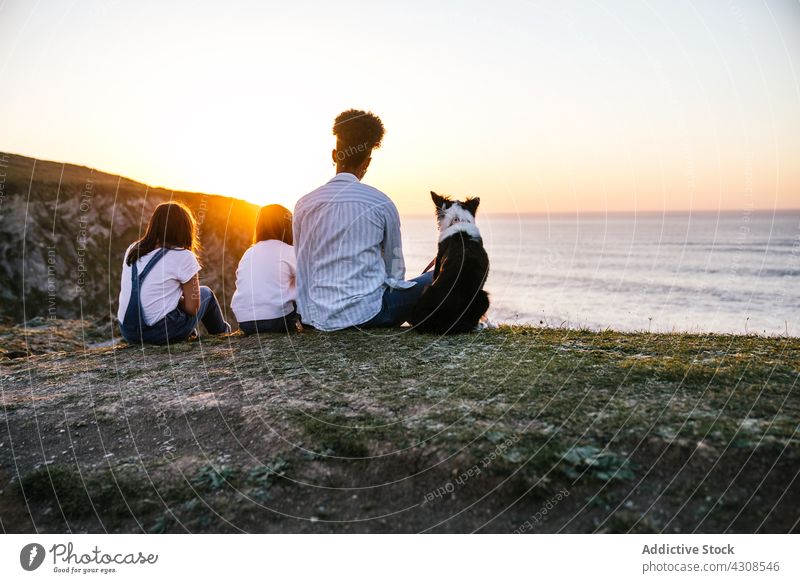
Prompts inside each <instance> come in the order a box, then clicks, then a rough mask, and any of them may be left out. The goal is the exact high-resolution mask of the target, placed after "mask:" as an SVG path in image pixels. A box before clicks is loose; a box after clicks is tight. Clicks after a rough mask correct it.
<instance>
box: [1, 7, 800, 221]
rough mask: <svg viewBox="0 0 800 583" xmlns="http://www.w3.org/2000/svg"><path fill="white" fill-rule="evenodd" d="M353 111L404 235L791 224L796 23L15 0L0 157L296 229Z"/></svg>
mask: <svg viewBox="0 0 800 583" xmlns="http://www.w3.org/2000/svg"><path fill="white" fill-rule="evenodd" d="M351 107H355V108H359V109H367V110H371V111H373V112H375V113H376V114H378V115H379V116H380V117H381V118H382V119H383V121H384V124H385V126H386V128H387V133H386V137H385V139H384V146H383V147H382V148H381V149H380V150H377V151H376V152H375V153H374V155H373V161H372V165H371V167H370V170H369V172H368V174H367V176H366V177H365V180H364V181H365V182H367V183H369V184H372V185H373V186H376V187H378V188H380V189H381V190H383V191H384V192H386V193H387V194H389V196H391V197H392V198H393V199H394V200H395V202H396V203H397V205H398V207H399V209H400V211H401V212H402V213H407V214H411V213H414V214H416V213H425V212H428V210H429V207H430V205H431V203H430V198H429V195H428V192H429V191H430V190H436V191H437V192H442V193H448V194H452V195H454V196H457V197H463V196H466V195H473V196H480V197H481V201H482V202H481V208H482V212H498V213H500V212H503V213H523V212H546V213H550V212H567V213H572V212H603V211H606V212H618V211H637V212H639V211H642V212H644V211H664V210H667V211H674V210H717V209H719V210H741V209H782V208H798V207H800V3H798V2H797V0H776V1H767V2H764V1H759V0H747V1H745V0H725V1H719V0H704V1H702V2H700V1H697V0H695V1H694V2H691V1H683V0H671V1H670V2H656V1H654V0H645V1H642V2H630V1H624V2H615V1H610V2H599V1H596V2H591V1H586V2H571V1H562V0H559V1H555V0H554V1H552V2H533V1H528V2H514V1H505V2H468V1H458V2H434V1H431V0H427V1H421V2H417V1H405V2H377V1H364V2H350V1H337V2H305V1H300V0H298V1H292V2H268V1H266V2H255V1H252V2H245V1H227V2H222V1H217V2H203V1H173V2H168V3H167V2H151V1H146V0H137V1H136V2H119V1H108V0H106V1H81V0H77V1H64V0H40V1H36V0H0V150H2V151H7V152H14V153H19V154H25V155H29V156H33V157H37V158H40V159H48V160H57V161H65V162H72V163H78V164H83V165H87V166H92V167H95V168H98V169H100V170H103V171H107V172H112V173H117V174H122V175H124V176H127V177H129V178H133V179H135V180H139V181H142V182H145V183H147V184H150V185H153V186H164V187H167V188H172V189H175V190H193V191H201V192H209V193H217V194H224V195H228V196H236V197H239V198H245V199H247V200H250V201H253V202H256V203H261V204H267V203H273V202H276V203H281V204H285V205H287V206H290V207H291V206H292V205H293V204H294V202H295V201H296V200H297V199H298V198H299V197H300V196H302V195H303V194H305V193H306V192H308V191H310V190H312V189H314V188H315V187H316V186H319V185H320V184H322V183H324V182H325V181H327V180H328V179H329V178H330V177H331V176H332V175H333V173H334V171H335V169H334V167H333V165H332V162H331V159H330V152H331V148H332V147H333V144H334V138H333V136H332V134H331V126H332V122H333V119H334V117H335V116H336V115H337V114H338V113H339V112H340V111H342V110H344V109H349V108H351Z"/></svg>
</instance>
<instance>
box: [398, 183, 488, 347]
mask: <svg viewBox="0 0 800 583" xmlns="http://www.w3.org/2000/svg"><path fill="white" fill-rule="evenodd" d="M431 195H432V196H433V197H434V204H437V214H438V215H439V216H440V230H441V231H442V235H443V238H442V239H440V241H439V249H438V253H437V255H436V266H435V268H434V279H433V284H432V285H431V286H430V287H429V288H428V289H427V290H426V291H425V292H424V293H423V294H422V297H421V298H420V300H419V302H418V303H417V306H416V307H415V309H414V314H413V316H412V320H411V324H412V325H413V326H414V328H415V329H416V330H418V331H420V332H432V333H438V334H455V333H461V332H470V331H472V330H474V329H475V328H476V327H477V326H478V323H479V322H480V319H481V317H483V315H484V314H485V313H486V311H487V310H488V309H489V295H488V294H487V293H486V291H484V289H483V285H484V283H485V282H486V277H487V276H488V274H489V257H488V256H487V254H486V250H485V249H484V248H483V241H482V240H481V238H480V233H479V232H478V230H477V227H476V226H475V225H474V223H469V222H466V221H465V222H464V223H463V225H462V224H461V223H460V221H459V224H456V225H455V227H456V228H454V225H453V224H447V223H446V222H445V224H442V221H443V219H442V216H443V215H445V213H446V212H447V207H446V206H445V204H446V203H450V205H452V204H458V205H462V203H458V202H455V203H453V202H452V201H449V199H445V198H444V197H438V195H435V193H431ZM476 200H477V199H469V200H468V201H467V202H466V203H463V204H464V205H468V204H470V203H471V201H476ZM440 207H445V208H443V209H442V210H441V211H440ZM462 208H467V209H468V210H469V212H470V213H471V214H472V216H473V217H474V212H475V211H474V209H476V208H477V203H474V208H471V209H470V208H469V207H467V206H463V205H462ZM449 214H450V215H453V214H454V213H449ZM444 220H447V219H446V217H445V219H444ZM460 225H461V226H460ZM442 227H444V228H442ZM448 229H449V230H450V231H452V232H450V231H448Z"/></svg>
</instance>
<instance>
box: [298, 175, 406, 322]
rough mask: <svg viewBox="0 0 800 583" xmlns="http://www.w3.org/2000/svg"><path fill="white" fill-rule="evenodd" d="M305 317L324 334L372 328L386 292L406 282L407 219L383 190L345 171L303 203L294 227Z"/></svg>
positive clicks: (301, 305) (300, 295)
mask: <svg viewBox="0 0 800 583" xmlns="http://www.w3.org/2000/svg"><path fill="white" fill-rule="evenodd" d="M292 229H293V231H294V245H295V252H296V254H297V311H298V312H299V313H300V315H301V317H302V319H303V322H304V323H306V324H310V325H311V326H314V327H315V328H319V329H320V330H341V329H343V328H349V327H350V326H357V325H359V324H364V323H365V322H368V321H369V320H371V319H372V318H373V317H374V316H376V315H377V314H378V312H380V310H381V307H382V299H383V292H384V290H385V289H386V286H389V287H393V288H409V287H412V286H413V285H415V283H414V282H409V281H404V278H405V274H406V267H405V262H404V261H403V244H402V240H401V236H400V215H399V214H398V212H397V207H396V206H395V205H394V203H393V202H392V201H391V199H390V198H389V197H388V196H386V195H385V194H384V193H382V192H381V191H380V190H378V189H376V188H372V187H371V186H367V185H366V184H362V183H361V182H359V180H358V178H356V177H355V176H354V175H353V174H350V173H348V172H340V173H339V174H337V175H336V176H334V177H333V178H332V179H331V180H330V181H329V182H328V183H327V184H324V185H323V186H321V187H319V188H317V189H316V190H314V191H313V192H311V193H309V194H307V195H305V196H304V197H303V198H301V199H300V200H299V201H298V202H297V205H296V206H295V209H294V220H293V224H292Z"/></svg>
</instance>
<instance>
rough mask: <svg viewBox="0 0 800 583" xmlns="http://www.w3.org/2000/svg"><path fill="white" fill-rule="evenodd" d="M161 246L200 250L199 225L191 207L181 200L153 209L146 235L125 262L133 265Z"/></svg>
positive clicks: (132, 248)
mask: <svg viewBox="0 0 800 583" xmlns="http://www.w3.org/2000/svg"><path fill="white" fill-rule="evenodd" d="M159 247H166V248H168V249H170V248H183V249H188V250H189V251H191V252H192V253H195V254H196V253H197V252H198V251H199V250H200V241H199V240H198V238H197V225H196V223H195V221H194V216H193V215H192V211H190V210H189V208H188V207H187V206H186V205H184V204H182V203H180V202H162V203H161V204H160V205H158V206H157V207H156V210H154V211H153V216H152V217H150V222H149V223H147V230H146V231H145V232H144V237H142V238H141V239H139V240H138V241H136V243H134V244H133V247H131V250H130V252H129V253H128V256H127V257H126V258H125V263H127V264H128V265H133V262H134V261H137V260H138V259H139V258H140V257H144V256H145V255H147V254H148V253H150V252H151V251H153V250H154V249H158V248H159Z"/></svg>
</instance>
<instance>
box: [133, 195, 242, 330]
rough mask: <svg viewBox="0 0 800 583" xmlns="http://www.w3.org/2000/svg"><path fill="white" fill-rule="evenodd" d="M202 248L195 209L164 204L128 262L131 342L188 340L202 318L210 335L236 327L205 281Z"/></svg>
mask: <svg viewBox="0 0 800 583" xmlns="http://www.w3.org/2000/svg"><path fill="white" fill-rule="evenodd" d="M198 248H199V242H198V240H197V226H196V224H195V220H194V217H193V216H192V213H191V211H190V210H189V209H188V208H186V207H185V206H184V205H182V204H181V203H177V202H168V203H162V204H160V205H158V206H157V207H156V210H155V211H154V212H153V216H152V217H151V218H150V222H149V223H148V225H147V230H146V231H145V234H144V237H142V238H141V239H139V240H138V241H136V242H135V243H134V244H133V245H131V246H130V247H129V248H128V250H127V251H126V253H125V261H124V263H123V266H122V285H121V290H120V294H119V312H118V317H119V322H120V331H121V333H122V337H123V338H125V340H127V341H128V343H130V344H141V343H145V342H146V343H149V344H170V343H172V342H179V341H181V340H186V339H187V338H188V337H189V336H190V335H191V334H192V333H193V332H194V333H196V327H197V324H198V322H202V323H203V325H204V326H205V328H206V330H207V331H208V333H209V334H223V333H226V332H230V330H231V328H230V326H229V325H228V323H227V322H226V321H225V319H224V318H223V316H222V311H221V310H220V307H219V303H218V302H217V298H216V296H214V292H212V291H211V290H210V289H209V288H207V287H206V286H201V285H200V280H199V277H198V273H199V272H200V264H199V263H198V261H197V256H196V251H197V250H198Z"/></svg>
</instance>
